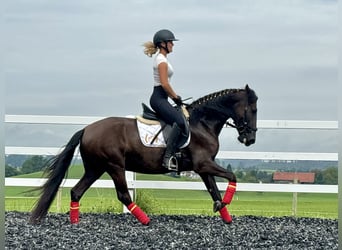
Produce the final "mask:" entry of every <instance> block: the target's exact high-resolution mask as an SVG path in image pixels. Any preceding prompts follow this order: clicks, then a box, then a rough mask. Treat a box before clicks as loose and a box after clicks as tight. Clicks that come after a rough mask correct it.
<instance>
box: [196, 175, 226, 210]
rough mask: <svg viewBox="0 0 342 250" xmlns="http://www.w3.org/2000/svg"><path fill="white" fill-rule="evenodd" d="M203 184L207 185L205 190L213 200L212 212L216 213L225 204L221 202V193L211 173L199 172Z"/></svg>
mask: <svg viewBox="0 0 342 250" xmlns="http://www.w3.org/2000/svg"><path fill="white" fill-rule="evenodd" d="M200 176H201V178H202V180H203V182H204V184H205V186H206V187H207V190H208V192H209V194H210V196H211V198H212V199H213V201H214V207H213V210H214V213H216V212H217V211H219V210H220V209H221V208H222V207H224V206H225V204H223V203H222V202H221V201H222V198H221V194H220V191H219V189H218V187H217V185H216V181H215V179H214V177H213V176H212V175H208V174H200Z"/></svg>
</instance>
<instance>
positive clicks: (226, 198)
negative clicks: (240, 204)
mask: <svg viewBox="0 0 342 250" xmlns="http://www.w3.org/2000/svg"><path fill="white" fill-rule="evenodd" d="M235 191H236V183H235V182H229V185H228V187H227V189H226V193H225V194H224V197H223V199H222V201H223V202H224V203H226V204H230V202H231V201H232V199H233V196H234V193H235Z"/></svg>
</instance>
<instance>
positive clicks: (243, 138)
mask: <svg viewBox="0 0 342 250" xmlns="http://www.w3.org/2000/svg"><path fill="white" fill-rule="evenodd" d="M238 140H239V142H241V143H243V144H245V146H247V147H248V146H250V145H252V144H254V143H255V132H252V133H249V134H241V135H239V137H238Z"/></svg>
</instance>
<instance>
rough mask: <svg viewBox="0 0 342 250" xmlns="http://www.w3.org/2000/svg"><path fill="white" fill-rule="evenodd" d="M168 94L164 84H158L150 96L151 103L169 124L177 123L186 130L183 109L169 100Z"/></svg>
mask: <svg viewBox="0 0 342 250" xmlns="http://www.w3.org/2000/svg"><path fill="white" fill-rule="evenodd" d="M167 97H168V96H167V94H166V92H165V91H164V89H163V87H162V86H156V87H154V89H153V93H152V96H151V98H150V105H151V107H152V108H153V110H154V111H155V112H156V113H157V115H158V116H159V117H160V118H161V119H162V120H163V121H165V122H166V123H167V124H169V125H171V126H172V125H173V123H177V125H178V126H179V128H181V129H182V131H185V120H184V118H183V114H182V111H181V110H178V109H176V108H174V107H172V105H171V104H170V103H169V102H168V100H167Z"/></svg>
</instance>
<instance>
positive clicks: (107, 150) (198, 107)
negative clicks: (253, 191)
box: [30, 85, 258, 225]
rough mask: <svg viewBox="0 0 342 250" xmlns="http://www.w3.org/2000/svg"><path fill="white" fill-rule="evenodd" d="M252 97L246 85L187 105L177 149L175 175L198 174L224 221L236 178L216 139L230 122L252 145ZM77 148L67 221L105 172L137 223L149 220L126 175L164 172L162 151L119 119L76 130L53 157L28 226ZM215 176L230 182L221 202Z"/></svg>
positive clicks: (133, 124) (40, 214)
mask: <svg viewBox="0 0 342 250" xmlns="http://www.w3.org/2000/svg"><path fill="white" fill-rule="evenodd" d="M257 99H258V98H257V96H256V94H255V92H254V91H253V90H252V89H250V88H249V86H248V85H246V87H245V88H243V89H227V90H223V91H219V92H215V93H212V94H209V95H206V96H204V97H202V98H200V99H198V100H196V101H194V102H193V103H191V104H190V105H188V106H187V110H188V112H189V114H190V118H189V126H190V131H191V141H190V143H189V145H188V146H187V147H185V148H183V149H181V154H182V158H183V160H182V162H181V164H179V171H190V170H193V171H194V172H196V173H197V174H199V175H200V176H201V178H202V180H203V182H204V183H205V185H206V188H207V190H208V192H209V193H210V195H211V197H212V199H213V201H214V212H217V211H219V213H220V215H221V217H222V219H223V221H225V222H227V223H230V222H231V221H232V218H231V216H230V215H229V212H228V210H227V207H226V205H227V204H230V202H231V200H232V198H233V195H234V193H235V190H236V177H235V175H234V173H233V172H230V171H228V170H226V169H224V168H222V167H220V166H219V165H218V164H217V163H216V162H215V156H216V154H217V152H218V150H219V141H218V137H219V134H220V132H221V130H222V128H223V126H225V125H226V124H227V120H228V119H229V118H231V119H232V120H233V121H234V124H229V125H231V126H233V127H235V128H236V130H237V132H238V140H239V141H240V142H241V143H243V144H244V145H246V146H249V145H251V144H253V143H255V136H256V131H257V128H256V121H257ZM78 145H79V150H80V154H81V157H82V160H83V165H84V169H85V172H84V175H83V177H82V178H81V179H80V180H79V182H78V183H77V184H76V185H75V186H74V187H73V188H72V189H71V207H70V220H71V223H78V221H79V201H80V199H81V197H82V196H83V194H84V193H85V191H86V190H87V189H88V188H89V187H90V186H91V185H92V184H93V183H94V182H95V181H96V180H97V179H99V178H100V177H101V175H102V174H103V173H105V172H107V173H108V174H109V175H110V176H111V178H112V179H113V181H114V184H115V188H116V192H117V197H118V199H119V200H120V201H121V202H122V203H123V204H124V205H125V206H126V207H127V208H128V209H129V211H130V212H131V213H132V214H133V215H134V216H135V217H136V218H137V219H138V220H139V221H140V222H141V223H142V224H145V225H147V224H149V222H150V219H149V218H148V216H147V215H146V214H145V213H144V212H143V211H142V210H141V209H140V207H139V206H138V205H137V204H135V203H134V202H133V201H132V199H131V197H130V194H129V192H128V188H127V183H126V179H125V171H126V170H128V171H133V172H140V173H148V174H163V173H167V172H168V170H167V169H165V168H163V167H162V158H163V153H164V148H160V147H158V148H156V147H154V148H152V147H146V146H144V145H143V144H142V143H141V141H140V138H139V135H138V131H137V121H136V119H132V118H120V117H111V118H106V119H103V120H100V121H97V122H94V123H92V124H90V125H88V126H86V127H85V128H84V129H82V130H80V131H78V132H76V133H75V134H74V135H73V137H72V138H71V139H70V141H69V142H68V144H67V145H66V146H65V148H64V149H63V151H62V152H61V153H60V154H59V155H57V156H55V157H54V158H53V159H52V161H51V162H50V163H49V164H48V166H47V168H46V172H45V173H46V174H47V176H48V180H47V181H46V183H45V184H44V185H43V186H41V187H40V189H41V196H40V198H39V200H38V202H37V203H36V205H35V207H34V209H33V211H32V213H31V217H30V222H31V223H39V222H40V221H41V220H42V219H43V218H44V217H45V216H46V214H47V212H48V209H49V207H50V205H51V203H52V201H53V199H54V198H55V196H56V193H57V191H58V188H59V186H60V184H61V182H62V180H63V178H64V177H65V176H66V173H67V170H68V168H69V165H70V163H71V160H72V158H73V154H74V151H75V149H76V147H77V146H78ZM215 176H218V177H223V178H226V179H227V180H228V181H229V185H228V187H227V189H226V192H225V194H224V197H223V199H222V198H221V194H220V192H219V189H218V187H217V185H216V182H215V179H214V177H215ZM175 185H177V184H175Z"/></svg>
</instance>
